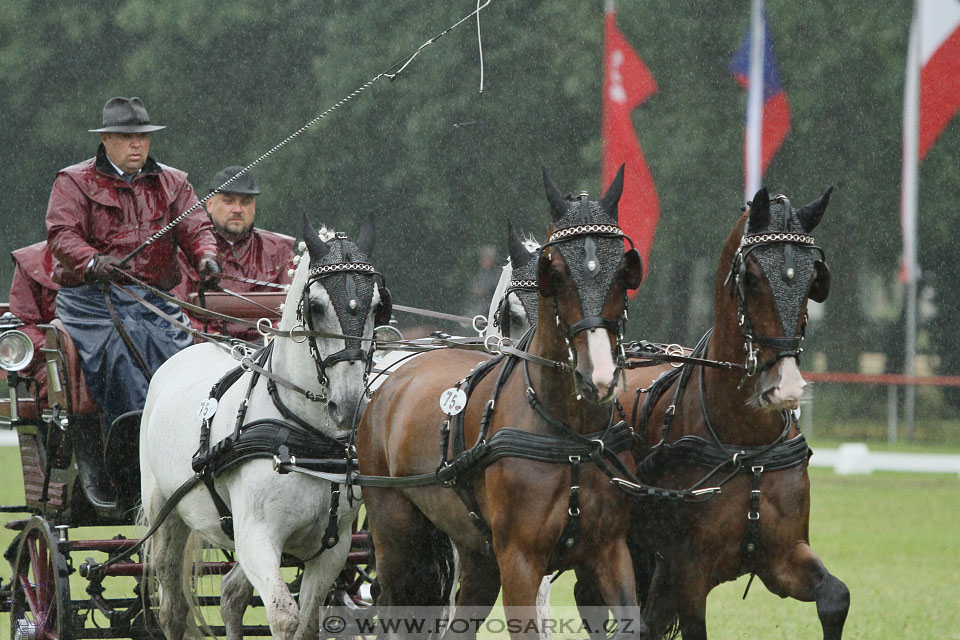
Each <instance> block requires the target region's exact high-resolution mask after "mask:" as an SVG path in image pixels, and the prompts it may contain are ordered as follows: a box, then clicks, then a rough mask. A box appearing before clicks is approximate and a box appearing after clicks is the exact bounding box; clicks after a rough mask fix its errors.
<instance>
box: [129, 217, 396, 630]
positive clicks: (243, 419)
mask: <svg viewBox="0 0 960 640" xmlns="http://www.w3.org/2000/svg"><path fill="white" fill-rule="evenodd" d="M328 235H330V236H332V237H330V239H329V240H328V241H324V240H322V239H320V237H318V234H317V232H316V231H315V230H313V228H312V227H311V226H310V224H309V222H308V221H307V220H306V218H304V236H305V244H306V249H307V252H306V253H305V254H304V255H303V256H301V259H300V261H299V265H298V267H297V269H296V272H295V274H294V277H293V281H292V283H291V285H290V288H289V291H288V293H287V296H286V302H285V303H284V307H283V311H282V314H281V319H280V324H279V331H278V332H276V333H278V334H279V335H278V337H275V338H274V339H273V341H272V342H271V343H270V346H269V347H267V348H265V349H264V350H261V351H259V352H257V354H254V355H249V354H248V355H245V356H244V357H243V358H242V360H241V363H240V367H239V368H238V367H237V362H236V360H234V358H233V357H231V355H230V354H229V353H226V352H225V350H224V349H222V348H221V347H220V346H218V345H214V344H209V343H208V344H199V345H195V346H192V347H189V348H187V349H185V350H183V351H181V352H180V353H178V354H176V355H175V356H173V357H172V358H170V359H169V360H168V361H167V362H166V363H165V364H164V365H163V366H162V367H160V369H158V370H157V372H156V374H155V375H154V377H153V380H152V382H151V384H150V389H149V392H148V394H147V401H146V406H145V407H144V412H143V418H142V423H141V431H140V468H141V482H142V495H143V513H144V515H145V518H146V520H147V524H150V523H151V522H155V521H157V520H158V519H159V517H160V512H161V509H163V507H164V504H165V502H166V501H167V500H168V499H170V498H171V496H180V499H179V501H178V502H176V506H175V508H174V509H173V511H172V512H170V514H169V516H168V517H167V518H166V519H165V520H163V521H162V524H160V525H159V528H158V530H157V532H156V534H155V537H154V538H152V540H151V546H150V547H149V548H148V554H149V563H151V564H152V566H153V567H154V568H155V570H156V575H157V578H158V579H159V582H160V585H161V587H162V592H161V598H160V609H159V621H160V624H161V627H162V629H163V632H164V634H165V635H166V637H167V638H168V639H169V640H173V639H178V638H181V637H183V635H184V633H186V632H188V631H191V632H192V631H195V629H194V628H193V627H194V622H195V617H194V615H193V613H195V612H192V611H191V604H190V602H189V600H188V598H187V594H185V593H184V591H183V587H182V580H183V575H184V570H185V567H184V564H185V563H186V564H189V558H187V559H185V558H184V545H185V544H186V543H187V541H188V537H189V536H190V535H191V532H194V533H196V534H199V536H200V537H202V539H203V540H204V541H206V542H207V543H209V544H211V545H213V546H216V547H220V548H227V549H235V550H236V558H237V565H236V566H235V567H234V569H233V570H231V572H230V573H229V574H228V575H227V576H226V577H225V578H224V580H223V584H222V590H223V591H222V599H221V603H222V606H221V608H222V613H223V619H224V623H225V626H226V631H227V636H228V637H229V638H240V637H241V636H242V633H243V629H242V615H243V611H244V609H245V608H246V606H247V604H248V602H249V599H250V596H251V595H252V590H253V587H256V589H257V591H259V593H260V594H261V596H262V598H263V602H264V606H265V608H266V616H267V620H268V622H269V625H270V630H271V633H272V634H273V637H275V638H291V637H296V638H298V639H300V638H305V637H311V638H312V637H315V635H316V633H317V629H318V615H319V606H320V604H321V602H322V598H323V596H324V594H325V593H326V590H327V589H328V588H329V587H330V585H331V584H332V583H333V581H334V579H335V578H336V576H337V574H338V573H339V572H340V570H341V569H342V567H343V565H344V562H345V560H346V557H347V552H348V550H349V547H350V542H351V535H350V530H351V525H352V523H353V521H354V518H355V516H356V512H357V510H358V508H359V505H357V504H356V503H352V504H351V503H350V501H348V500H347V496H346V495H345V493H346V492H342V493H341V492H340V491H339V489H338V488H337V487H336V486H334V485H332V484H331V483H330V482H327V481H326V480H319V479H316V478H311V477H308V476H305V475H300V474H289V475H281V474H278V473H277V472H275V471H274V469H273V464H272V458H273V455H274V449H276V448H277V446H278V444H283V445H285V446H288V447H289V451H290V453H296V451H297V450H298V447H299V450H300V451H304V452H313V455H314V456H317V457H337V456H342V457H344V458H346V453H347V441H348V436H349V434H350V433H351V431H352V428H353V424H352V418H353V415H354V413H355V411H356V407H357V406H358V405H359V404H360V403H361V402H362V400H363V394H364V387H365V383H366V378H367V373H368V371H369V362H370V351H369V350H368V349H365V348H364V347H363V345H364V341H369V340H370V338H371V337H372V335H373V329H374V325H375V324H377V323H380V322H383V318H384V317H386V318H389V313H390V303H389V294H388V292H387V291H386V289H385V288H384V287H383V283H382V281H378V275H379V274H377V273H376V271H375V270H374V268H373V265H372V264H370V262H369V256H370V254H371V253H372V250H373V244H374V239H375V229H374V226H373V221H372V218H368V219H367V220H366V221H365V223H364V224H363V226H362V228H361V231H360V233H359V236H358V239H357V241H356V243H354V242H352V241H350V240H348V239H347V238H346V236H345V235H344V234H339V233H338V234H328ZM291 330H296V331H297V332H298V333H297V332H295V333H293V334H291V333H290V332H291ZM368 344H372V342H368ZM207 430H208V432H206V431H207ZM202 432H203V433H202ZM263 440H266V441H267V442H266V445H264V443H263ZM198 443H199V445H200V446H199V449H198ZM317 452H319V455H317ZM218 453H219V454H221V455H222V457H218V455H216V454H218ZM307 455H310V454H307ZM195 474H196V475H197V476H199V475H201V474H205V476H206V477H205V478H204V482H203V483H198V482H197V481H196V480H193V485H192V487H190V485H188V484H187V483H188V482H190V481H191V479H192V478H194V476H195ZM204 484H206V485H207V486H203V485H204ZM185 487H188V490H186V492H185V493H184V492H183V491H184V489H183V488H185ZM181 494H182V495H181ZM228 523H232V526H225V525H226V524H228ZM282 553H287V554H290V555H292V556H295V557H297V558H299V559H301V560H302V561H303V562H304V571H303V576H302V577H303V579H302V583H301V590H300V600H299V606H298V604H297V602H296V601H295V600H294V598H293V596H292V595H291V593H290V590H289V588H288V586H287V584H286V583H285V581H284V579H283V577H282V575H281V573H280V562H281V554H282ZM145 564H147V563H146V562H145ZM186 569H187V570H189V567H186ZM251 583H252V585H251Z"/></svg>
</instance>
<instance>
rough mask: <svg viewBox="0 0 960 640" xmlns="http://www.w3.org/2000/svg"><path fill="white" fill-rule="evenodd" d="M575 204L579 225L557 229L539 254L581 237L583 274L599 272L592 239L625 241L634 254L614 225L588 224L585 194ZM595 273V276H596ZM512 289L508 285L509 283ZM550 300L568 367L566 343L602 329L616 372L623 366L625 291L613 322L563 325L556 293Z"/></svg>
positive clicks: (584, 321)
mask: <svg viewBox="0 0 960 640" xmlns="http://www.w3.org/2000/svg"><path fill="white" fill-rule="evenodd" d="M578 202H579V203H580V211H581V218H582V220H583V222H581V223H580V224H575V225H572V226H569V227H563V228H561V229H557V230H555V231H554V232H553V233H552V234H551V235H550V237H549V238H548V239H547V242H545V243H544V244H543V246H542V247H541V252H542V251H543V250H544V249H547V248H549V247H552V246H555V245H559V244H561V243H564V242H569V241H571V240H573V239H575V238H579V237H585V240H584V250H585V257H584V265H583V267H584V269H585V270H586V272H588V273H589V272H593V271H596V270H597V269H599V260H598V259H597V254H596V238H598V237H599V238H614V239H618V240H626V241H627V242H629V243H630V249H629V250H628V251H636V249H635V248H634V244H633V240H631V239H630V237H629V236H628V235H626V234H625V233H623V230H622V229H621V228H620V227H619V226H618V225H616V224H609V223H592V222H589V220H590V218H589V202H588V200H587V194H586V193H585V192H581V193H580V196H579V199H578ZM598 273H599V272H598ZM511 285H512V283H511ZM551 298H552V300H553V314H554V319H555V321H556V324H557V326H558V327H560V329H561V331H562V333H563V337H564V340H565V341H566V346H567V351H568V353H569V354H570V361H571V364H574V365H575V361H576V354H575V352H574V351H573V348H572V347H571V345H570V342H571V341H572V340H573V339H574V338H575V337H576V335H577V334H578V333H580V332H581V331H587V330H590V329H596V328H603V329H606V330H607V331H609V332H610V333H611V334H613V335H614V336H616V351H615V353H616V357H615V358H614V359H615V362H616V366H617V369H618V370H619V369H622V368H623V367H624V366H625V364H626V355H625V353H624V346H623V344H624V339H623V329H624V325H625V324H626V321H627V288H626V287H624V290H623V313H621V314H620V315H619V317H618V318H617V319H615V320H611V319H609V318H604V317H603V316H601V315H595V316H586V315H585V316H584V317H583V318H581V319H580V320H579V321H577V322H575V323H573V324H572V325H567V324H566V323H565V322H564V321H563V319H562V318H561V317H560V308H559V303H558V300H557V293H556V292H553V294H552V296H551Z"/></svg>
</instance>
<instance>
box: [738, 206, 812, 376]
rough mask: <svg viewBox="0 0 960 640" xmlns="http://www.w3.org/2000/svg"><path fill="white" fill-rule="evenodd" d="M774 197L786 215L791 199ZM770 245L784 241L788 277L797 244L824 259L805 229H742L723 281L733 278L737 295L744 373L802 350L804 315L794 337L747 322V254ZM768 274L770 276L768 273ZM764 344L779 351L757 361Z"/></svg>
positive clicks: (748, 319)
mask: <svg viewBox="0 0 960 640" xmlns="http://www.w3.org/2000/svg"><path fill="white" fill-rule="evenodd" d="M776 199H777V200H780V201H781V202H782V203H784V206H785V210H786V211H787V215H788V216H789V212H790V201H789V200H787V198H786V197H784V196H777V197H776ZM769 245H783V248H784V265H783V277H785V278H788V279H789V278H793V276H794V260H793V252H794V248H795V247H796V246H802V247H807V248H809V249H813V250H815V251H818V252H819V253H820V260H821V261H824V262H825V260H826V256H825V254H824V251H823V249H821V248H820V247H819V246H817V244H816V241H815V240H814V239H813V236H811V235H810V234H807V233H797V232H791V231H785V232H771V233H757V234H751V235H747V234H746V233H744V235H743V238H742V239H741V240H740V246H739V247H737V252H736V253H735V254H734V256H733V263H732V264H731V265H730V273H728V274H727V278H726V280H725V281H724V283H723V285H724V286H727V284H728V283H729V282H730V280H731V279H732V280H733V290H734V292H735V293H736V295H737V324H738V325H739V326H740V333H741V335H743V340H744V345H743V349H744V352H745V353H746V368H747V373H746V375H747V376H753V375H756V374H757V373H763V372H764V371H766V370H767V369H769V368H770V367H773V366H774V365H775V364H776V363H777V362H778V361H780V360H782V359H783V358H789V357H794V358H796V359H797V361H799V360H800V354H801V353H802V352H803V349H802V348H801V346H800V344H801V343H802V342H803V337H804V336H803V331H804V329H805V327H806V319H804V322H803V323H802V324H801V327H800V335H798V336H793V337H786V336H782V337H773V336H765V335H757V334H756V333H755V332H754V330H753V324H752V323H751V322H750V314H749V313H748V311H747V294H746V284H745V282H744V280H745V278H746V272H747V258H748V257H749V256H750V253H751V252H752V251H753V250H754V249H756V248H757V247H762V246H769ZM767 277H768V278H769V277H770V276H769V274H768V275H767ZM781 324H782V322H781ZM781 328H783V332H784V333H786V328H785V327H781ZM763 347H767V348H769V349H774V350H776V351H779V353H778V354H777V355H775V356H774V357H773V358H771V359H769V360H767V361H766V362H764V363H763V364H760V363H759V361H758V358H757V355H758V354H759V352H760V349H761V348H763Z"/></svg>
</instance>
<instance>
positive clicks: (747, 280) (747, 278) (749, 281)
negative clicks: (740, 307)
mask: <svg viewBox="0 0 960 640" xmlns="http://www.w3.org/2000/svg"><path fill="white" fill-rule="evenodd" d="M743 283H744V284H745V285H746V286H748V287H750V288H751V289H752V288H753V287H756V286H757V285H758V284H759V283H760V279H759V278H758V277H757V276H755V275H753V274H752V273H750V272H749V271H748V272H747V273H746V275H744V278H743Z"/></svg>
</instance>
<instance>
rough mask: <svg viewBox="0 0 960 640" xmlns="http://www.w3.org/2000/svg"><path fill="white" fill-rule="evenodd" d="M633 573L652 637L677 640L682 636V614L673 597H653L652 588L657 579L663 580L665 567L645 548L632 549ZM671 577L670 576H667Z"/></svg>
mask: <svg viewBox="0 0 960 640" xmlns="http://www.w3.org/2000/svg"><path fill="white" fill-rule="evenodd" d="M630 551H631V553H630V555H631V556H632V557H633V574H634V577H635V578H636V581H637V601H638V602H639V603H640V606H641V607H642V611H643V619H644V621H645V622H646V623H647V624H648V625H650V631H651V637H653V638H658V639H659V640H675V638H679V637H680V616H679V611H678V610H677V603H676V602H675V601H674V599H673V598H666V599H664V598H661V599H660V600H656V601H655V600H653V599H651V588H652V587H653V586H654V583H655V582H656V581H657V580H663V579H664V576H663V575H662V572H663V571H664V567H663V565H662V562H661V561H658V560H657V557H656V555H655V554H653V553H650V552H648V551H645V550H643V549H631V550H630ZM667 579H669V578H667Z"/></svg>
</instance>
